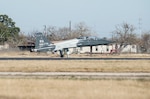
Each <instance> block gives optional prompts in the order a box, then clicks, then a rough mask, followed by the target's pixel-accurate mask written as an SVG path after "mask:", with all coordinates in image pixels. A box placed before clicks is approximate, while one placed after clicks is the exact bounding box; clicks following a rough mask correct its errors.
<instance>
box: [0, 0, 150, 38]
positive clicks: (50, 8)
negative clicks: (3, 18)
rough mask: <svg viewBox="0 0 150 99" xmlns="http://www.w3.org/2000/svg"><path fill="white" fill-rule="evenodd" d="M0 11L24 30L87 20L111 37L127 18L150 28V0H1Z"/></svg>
mask: <svg viewBox="0 0 150 99" xmlns="http://www.w3.org/2000/svg"><path fill="white" fill-rule="evenodd" d="M0 14H6V15H8V16H9V17H10V18H12V19H13V21H14V22H16V26H18V27H20V28H21V31H22V32H25V33H30V32H32V31H34V30H38V31H41V32H42V31H43V29H44V25H46V26H47V27H48V26H56V27H64V26H68V24H69V21H71V22H72V26H74V25H75V24H77V23H80V22H85V24H86V25H87V26H89V27H90V28H91V29H92V30H93V31H95V32H96V33H97V34H98V36H101V37H110V36H111V32H112V31H113V30H115V26H116V25H118V24H122V23H123V22H127V23H129V24H132V25H134V26H135V27H136V28H137V29H138V27H139V19H141V21H140V23H141V24H140V25H141V27H142V31H148V30H150V0H0Z"/></svg>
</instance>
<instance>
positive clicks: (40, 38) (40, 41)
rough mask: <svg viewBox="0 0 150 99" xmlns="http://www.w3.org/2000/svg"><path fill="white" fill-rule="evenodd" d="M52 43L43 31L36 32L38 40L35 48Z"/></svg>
mask: <svg viewBox="0 0 150 99" xmlns="http://www.w3.org/2000/svg"><path fill="white" fill-rule="evenodd" d="M49 45H50V41H49V40H48V39H47V38H46V37H45V36H43V34H42V33H36V42H35V48H36V49H37V48H43V47H47V46H49Z"/></svg>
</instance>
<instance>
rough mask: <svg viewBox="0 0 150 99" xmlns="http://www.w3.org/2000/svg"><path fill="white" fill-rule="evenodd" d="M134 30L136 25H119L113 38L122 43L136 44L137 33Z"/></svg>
mask: <svg viewBox="0 0 150 99" xmlns="http://www.w3.org/2000/svg"><path fill="white" fill-rule="evenodd" d="M134 31H135V27H134V26H133V25H130V24H128V23H123V24H121V25H117V26H116V30H115V31H114V32H113V40H115V41H116V42H118V43H121V44H123V43H125V44H135V43H137V35H136V34H135V33H134Z"/></svg>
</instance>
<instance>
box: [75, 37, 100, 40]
mask: <svg viewBox="0 0 150 99" xmlns="http://www.w3.org/2000/svg"><path fill="white" fill-rule="evenodd" d="M77 39H81V40H98V39H99V38H97V37H95V36H86V37H83V36H81V37H78V38H77Z"/></svg>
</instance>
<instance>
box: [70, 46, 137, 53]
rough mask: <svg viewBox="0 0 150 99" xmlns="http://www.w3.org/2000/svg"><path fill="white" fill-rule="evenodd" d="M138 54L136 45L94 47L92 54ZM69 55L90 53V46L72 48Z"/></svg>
mask: <svg viewBox="0 0 150 99" xmlns="http://www.w3.org/2000/svg"><path fill="white" fill-rule="evenodd" d="M114 52H119V53H137V46H136V45H123V46H120V45H118V44H111V45H98V46H93V47H92V53H100V54H109V53H114ZM69 53H90V46H86V47H77V48H70V49H69Z"/></svg>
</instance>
